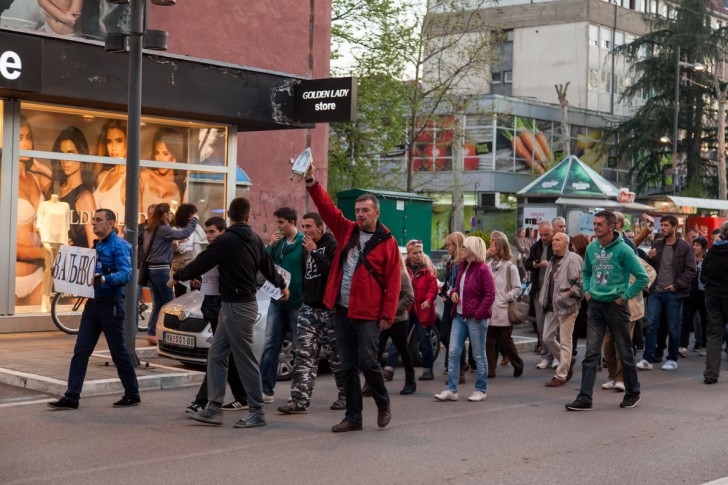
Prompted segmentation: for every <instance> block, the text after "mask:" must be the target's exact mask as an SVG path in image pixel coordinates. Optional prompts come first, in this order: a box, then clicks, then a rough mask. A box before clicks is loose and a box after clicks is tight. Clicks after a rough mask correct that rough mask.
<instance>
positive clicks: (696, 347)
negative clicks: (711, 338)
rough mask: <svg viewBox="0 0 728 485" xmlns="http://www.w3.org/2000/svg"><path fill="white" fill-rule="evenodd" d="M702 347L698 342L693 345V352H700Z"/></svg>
mask: <svg viewBox="0 0 728 485" xmlns="http://www.w3.org/2000/svg"><path fill="white" fill-rule="evenodd" d="M700 349H701V346H700V345H698V344H695V345H694V346H693V353H695V354H697V353H698V352H700Z"/></svg>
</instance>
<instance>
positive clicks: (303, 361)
mask: <svg viewBox="0 0 728 485" xmlns="http://www.w3.org/2000/svg"><path fill="white" fill-rule="evenodd" d="M301 229H302V232H303V234H304V236H303V249H304V253H303V257H304V261H305V270H304V274H303V296H302V300H303V306H301V309H300V310H299V311H298V328H297V331H296V358H295V361H294V364H293V379H292V380H291V400H290V401H289V402H288V404H286V405H285V406H280V407H279V408H278V411H279V412H280V413H283V414H303V413H306V412H308V407H309V405H310V404H311V395H312V394H313V390H314V385H315V383H316V373H317V371H318V361H319V358H318V356H319V351H320V350H321V348H322V347H324V348H328V349H329V350H330V357H331V358H330V359H329V364H330V365H331V370H332V371H333V372H334V377H335V379H336V386H337V387H338V388H339V397H338V399H337V400H336V401H335V402H334V404H332V405H331V409H334V410H336V409H346V397H345V395H344V383H343V381H342V380H341V361H340V360H339V357H338V352H337V349H336V337H335V334H334V312H333V310H329V309H328V308H326V305H324V292H325V290H326V281H327V280H328V278H329V271H330V270H331V261H332V260H333V259H334V254H335V253H336V247H337V243H336V239H334V236H333V235H332V234H331V233H329V232H326V231H325V230H324V221H323V220H321V216H320V215H319V214H318V213H317V212H308V213H306V214H304V216H303V220H302V221H301Z"/></svg>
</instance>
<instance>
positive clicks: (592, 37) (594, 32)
mask: <svg viewBox="0 0 728 485" xmlns="http://www.w3.org/2000/svg"><path fill="white" fill-rule="evenodd" d="M589 45H591V46H594V47H599V27H597V26H596V25H590V26H589Z"/></svg>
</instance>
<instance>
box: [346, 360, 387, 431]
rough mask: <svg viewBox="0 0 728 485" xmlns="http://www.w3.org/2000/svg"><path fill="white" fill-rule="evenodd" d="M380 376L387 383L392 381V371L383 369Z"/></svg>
mask: <svg viewBox="0 0 728 485" xmlns="http://www.w3.org/2000/svg"><path fill="white" fill-rule="evenodd" d="M382 376H384V380H385V381H388V382H389V381H391V380H392V379H394V371H393V370H392V369H388V368H385V369H384V370H383V371H382ZM339 424H341V423H339Z"/></svg>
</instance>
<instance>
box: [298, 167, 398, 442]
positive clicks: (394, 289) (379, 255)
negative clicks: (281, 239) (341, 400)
mask: <svg viewBox="0 0 728 485" xmlns="http://www.w3.org/2000/svg"><path fill="white" fill-rule="evenodd" d="M313 170H314V168H313V166H311V167H309V169H308V171H307V172H306V176H305V180H306V185H307V188H308V192H309V194H310V195H311V199H313V201H314V203H315V204H316V207H317V208H318V211H319V214H320V215H321V218H322V219H323V220H324V222H325V223H326V225H327V226H329V228H330V229H331V232H333V233H334V237H335V238H336V240H337V241H338V242H339V245H338V247H337V249H336V254H335V255H334V260H333V262H332V264H331V272H330V273H329V279H328V281H327V283H326V291H325V292H324V305H326V306H327V307H328V308H330V309H332V310H334V312H335V323H334V326H335V332H336V341H337V344H338V347H339V356H340V358H341V376H342V379H343V381H344V392H345V394H346V415H345V417H344V419H343V420H342V421H341V422H340V423H339V424H337V425H335V426H333V427H332V428H331V431H333V432H334V433H341V432H345V431H356V430H360V429H362V407H363V404H362V395H361V384H360V381H359V371H360V370H361V372H362V373H363V374H364V378H365V379H366V382H367V384H368V385H369V388H370V389H371V391H372V396H373V397H374V401H375V402H376V403H377V408H378V410H379V411H378V414H377V425H378V426H379V427H380V428H384V427H385V426H387V425H388V424H389V421H390V420H391V418H392V413H391V411H390V407H389V394H388V393H387V388H386V387H385V386H384V376H383V375H382V368H381V367H380V366H379V362H378V360H377V350H378V346H379V332H380V331H381V330H386V329H388V328H389V327H390V326H391V325H392V323H393V322H394V316H395V313H396V311H397V300H398V298H399V290H400V287H401V283H402V282H401V279H400V258H401V256H400V254H399V247H398V246H397V241H396V240H395V239H394V238H393V237H392V234H391V233H390V232H389V229H387V228H386V227H384V225H383V224H382V223H381V222H379V200H377V198H376V197H374V196H373V195H371V194H364V195H362V196H360V197H359V198H357V199H356V201H355V203H354V212H355V214H356V222H354V221H350V220H348V219H346V218H345V217H344V214H343V213H342V212H341V211H340V210H339V209H338V208H337V207H336V206H335V205H334V203H333V201H332V200H331V198H330V197H329V196H328V194H327V193H326V191H325V190H324V188H323V187H322V186H321V184H319V183H318V182H317V181H316V180H315V179H314V177H313Z"/></svg>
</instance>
